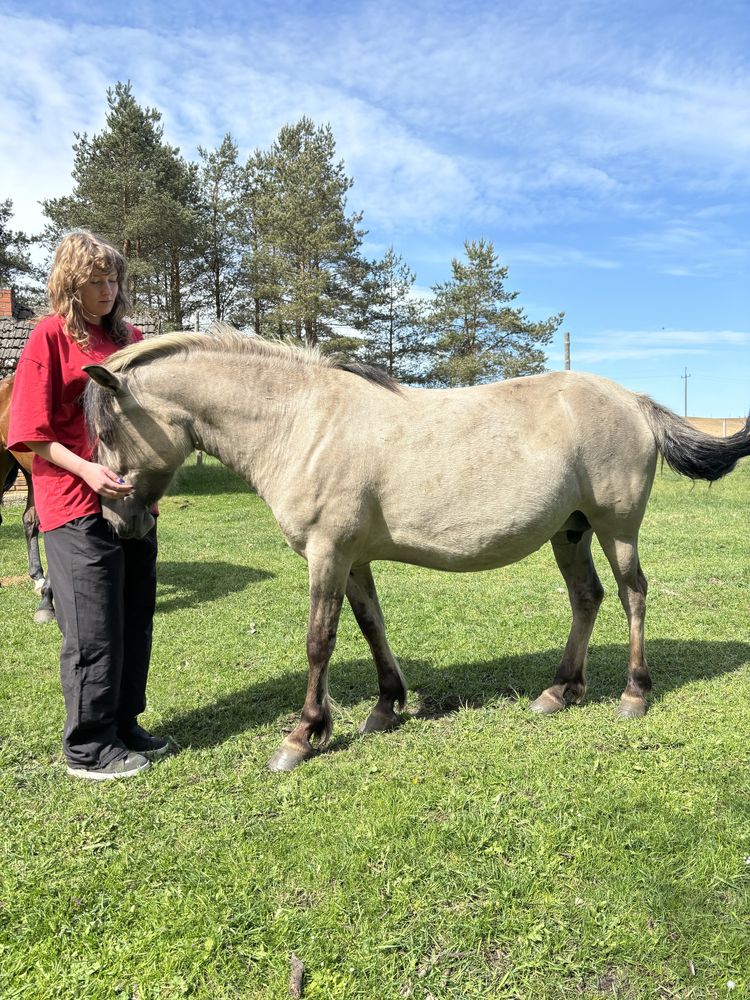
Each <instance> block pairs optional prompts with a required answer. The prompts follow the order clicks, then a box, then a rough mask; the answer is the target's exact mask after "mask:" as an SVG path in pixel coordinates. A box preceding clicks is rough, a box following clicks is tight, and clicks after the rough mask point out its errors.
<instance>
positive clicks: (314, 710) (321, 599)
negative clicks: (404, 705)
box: [268, 555, 349, 771]
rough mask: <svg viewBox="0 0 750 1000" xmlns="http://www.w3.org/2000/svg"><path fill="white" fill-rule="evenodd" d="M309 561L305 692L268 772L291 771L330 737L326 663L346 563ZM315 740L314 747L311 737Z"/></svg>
mask: <svg viewBox="0 0 750 1000" xmlns="http://www.w3.org/2000/svg"><path fill="white" fill-rule="evenodd" d="M309 562H310V615H309V619H308V623H307V663H308V674H307V695H306V697H305V704H304V705H303V706H302V713H301V716H300V721H299V724H298V725H297V726H296V727H295V728H294V729H293V730H292V732H291V733H289V735H288V736H287V737H286V739H285V740H284V741H283V742H282V744H281V746H280V747H279V749H278V750H277V751H276V753H275V754H273V756H272V757H271V759H270V760H269V762H268V768H269V770H271V771H291V770H292V768H294V767H296V766H297V765H298V764H301V763H302V761H304V760H307V759H308V758H309V757H311V756H312V755H313V754H314V753H316V752H317V750H318V749H320V748H322V747H324V746H325V745H326V743H327V742H328V740H329V739H330V738H331V729H332V720H331V707H330V704H329V699H328V662H329V660H330V659H331V655H332V653H333V650H334V647H335V645H336V630H337V629H338V624H339V615H340V614H341V605H342V603H343V600H344V591H345V587H346V578H347V575H348V573H349V566H348V565H344V564H343V563H342V561H341V560H340V559H338V558H337V557H336V556H335V555H334V556H332V557H331V558H329V559H317V560H315V561H312V560H309ZM313 738H315V739H317V745H316V746H315V747H314V746H313V744H312V742H311V740H312V739H313Z"/></svg>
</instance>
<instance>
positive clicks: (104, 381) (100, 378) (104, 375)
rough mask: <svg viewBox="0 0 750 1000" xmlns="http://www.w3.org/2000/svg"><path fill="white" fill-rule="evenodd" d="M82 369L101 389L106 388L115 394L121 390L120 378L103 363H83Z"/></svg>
mask: <svg viewBox="0 0 750 1000" xmlns="http://www.w3.org/2000/svg"><path fill="white" fill-rule="evenodd" d="M83 370H84V371H85V372H86V374H87V375H88V376H89V377H90V378H92V379H93V380H94V382H96V383H97V385H100V386H101V387H102V389H106V390H107V391H108V392H112V393H114V394H115V395H117V394H118V393H120V392H122V382H121V381H120V379H119V378H118V377H117V376H116V375H115V374H114V373H113V372H111V371H110V370H109V369H108V368H105V367H104V366H103V365H84V366H83Z"/></svg>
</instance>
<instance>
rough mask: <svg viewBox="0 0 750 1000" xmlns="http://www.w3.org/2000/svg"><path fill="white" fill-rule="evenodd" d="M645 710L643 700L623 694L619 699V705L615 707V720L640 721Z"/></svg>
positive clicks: (645, 706)
mask: <svg viewBox="0 0 750 1000" xmlns="http://www.w3.org/2000/svg"><path fill="white" fill-rule="evenodd" d="M647 708H648V705H647V704H646V700H645V698H633V697H631V696H630V695H627V694H624V695H623V696H622V698H620V704H619V705H618V706H617V718H618V719H642V718H643V716H644V715H645V714H646V709H647Z"/></svg>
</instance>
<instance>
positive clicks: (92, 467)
mask: <svg viewBox="0 0 750 1000" xmlns="http://www.w3.org/2000/svg"><path fill="white" fill-rule="evenodd" d="M24 444H25V445H26V447H27V448H28V449H29V450H30V451H33V452H34V453H35V454H36V455H39V457H40V458H43V459H44V460H45V461H47V462H51V463H52V465H58V466H59V467H60V468H61V469H65V470H66V472H72V473H73V475H74V476H78V477H79V479H82V480H83V481H84V482H85V483H87V484H88V485H89V486H90V487H91V489H92V490H93V491H94V493H98V494H99V496H103V497H109V498H110V499H116V500H119V499H121V498H122V497H126V496H129V495H130V494H131V493H132V492H133V487H132V486H130V485H129V484H128V483H125V482H123V481H122V480H121V479H120V478H119V477H118V476H116V475H115V473H114V472H112V470H111V469H108V468H107V467H106V466H105V465H99V464H98V463H97V462H87V461H86V459H85V458H80V457H79V456H78V455H76V454H75V453H74V452H72V451H71V450H70V449H69V448H66V447H65V445H64V444H60V442H59V441H25V442H24Z"/></svg>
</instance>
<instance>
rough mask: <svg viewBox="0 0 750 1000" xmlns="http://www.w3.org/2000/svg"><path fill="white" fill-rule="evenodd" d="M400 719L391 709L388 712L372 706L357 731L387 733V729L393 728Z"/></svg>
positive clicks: (363, 733)
mask: <svg viewBox="0 0 750 1000" xmlns="http://www.w3.org/2000/svg"><path fill="white" fill-rule="evenodd" d="M400 721H401V720H400V719H399V717H398V716H397V715H396V713H395V712H394V711H393V709H391V711H390V712H383V711H380V710H379V709H377V708H373V710H372V711H371V712H370V714H369V715H368V716H367V718H366V719H365V721H364V722H363V723H362V725H361V726H360V727H359V731H360V733H362V735H365V734H366V733H387V732H388V731H389V730H391V729H395V728H396V726H397V725H398V724H399V722H400Z"/></svg>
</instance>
